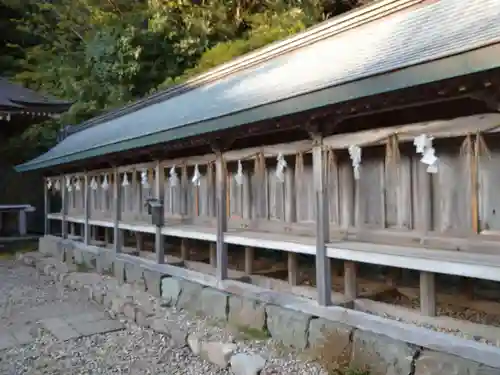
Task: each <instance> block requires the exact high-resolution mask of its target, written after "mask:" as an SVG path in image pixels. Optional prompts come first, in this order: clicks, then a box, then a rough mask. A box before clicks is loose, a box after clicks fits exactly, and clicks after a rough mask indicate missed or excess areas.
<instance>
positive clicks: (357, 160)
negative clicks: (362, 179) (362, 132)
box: [349, 145, 361, 180]
mask: <svg viewBox="0 0 500 375" xmlns="http://www.w3.org/2000/svg"><path fill="white" fill-rule="evenodd" d="M349 157H350V158H351V161H352V170H353V173H354V179H355V180H359V166H360V164H361V147H359V146H357V145H352V146H349Z"/></svg>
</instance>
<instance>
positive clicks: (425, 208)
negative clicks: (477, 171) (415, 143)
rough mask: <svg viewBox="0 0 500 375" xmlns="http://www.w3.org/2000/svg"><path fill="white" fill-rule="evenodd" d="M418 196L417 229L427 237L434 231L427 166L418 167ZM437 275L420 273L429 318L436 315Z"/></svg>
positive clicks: (424, 309) (423, 304) (422, 307)
mask: <svg viewBox="0 0 500 375" xmlns="http://www.w3.org/2000/svg"><path fill="white" fill-rule="evenodd" d="M417 182H418V192H417V194H418V196H419V197H420V200H419V201H418V205H417V210H418V211H417V212H418V215H417V218H418V220H417V229H418V230H419V231H421V232H422V235H423V236H425V235H427V233H428V232H429V231H430V230H431V229H432V190H431V188H432V185H431V182H432V179H431V175H430V173H428V172H427V166H426V165H424V164H422V163H419V165H418V181H417ZM434 280H435V275H434V274H433V273H430V272H420V311H421V312H422V314H424V315H427V316H435V315H436V288H435V282H434Z"/></svg>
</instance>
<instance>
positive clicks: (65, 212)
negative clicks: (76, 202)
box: [60, 175, 68, 238]
mask: <svg viewBox="0 0 500 375" xmlns="http://www.w3.org/2000/svg"><path fill="white" fill-rule="evenodd" d="M60 185H61V205H62V220H61V235H62V238H68V221H67V216H68V192H67V188H66V180H65V176H64V175H61V184H60Z"/></svg>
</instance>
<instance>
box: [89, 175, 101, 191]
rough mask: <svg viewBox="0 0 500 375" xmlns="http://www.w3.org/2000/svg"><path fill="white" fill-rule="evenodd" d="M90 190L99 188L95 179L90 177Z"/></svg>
mask: <svg viewBox="0 0 500 375" xmlns="http://www.w3.org/2000/svg"><path fill="white" fill-rule="evenodd" d="M90 188H91V189H92V190H97V189H98V188H99V185H98V184H97V181H96V179H95V176H93V177H92V180H90Z"/></svg>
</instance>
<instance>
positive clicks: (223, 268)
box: [215, 150, 228, 280]
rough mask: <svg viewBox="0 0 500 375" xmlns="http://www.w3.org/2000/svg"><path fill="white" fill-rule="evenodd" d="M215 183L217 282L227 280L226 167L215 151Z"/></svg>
mask: <svg viewBox="0 0 500 375" xmlns="http://www.w3.org/2000/svg"><path fill="white" fill-rule="evenodd" d="M216 157H217V159H216V162H215V164H216V165H215V168H216V170H215V175H216V178H215V180H216V181H215V183H216V205H217V269H216V275H217V278H218V279H219V280H224V279H227V263H228V259H227V245H226V243H225V242H224V234H225V232H226V231H227V211H226V208H227V207H226V166H225V163H224V159H223V156H222V152H221V151H220V150H217V151H216Z"/></svg>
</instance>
